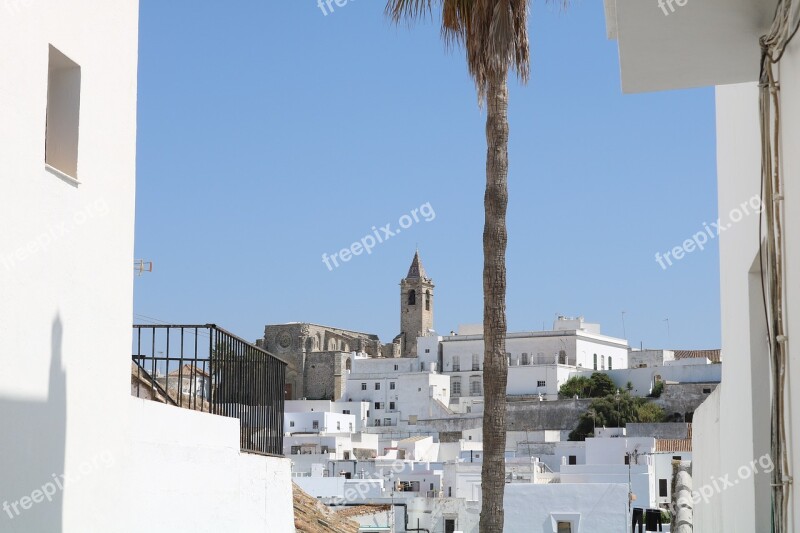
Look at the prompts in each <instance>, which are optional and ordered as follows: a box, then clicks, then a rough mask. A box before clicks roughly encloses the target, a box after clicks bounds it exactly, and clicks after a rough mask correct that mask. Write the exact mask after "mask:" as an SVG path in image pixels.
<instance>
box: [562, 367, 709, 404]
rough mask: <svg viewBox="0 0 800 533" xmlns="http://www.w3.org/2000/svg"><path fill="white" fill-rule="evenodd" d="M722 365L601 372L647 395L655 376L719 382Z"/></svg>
mask: <svg viewBox="0 0 800 533" xmlns="http://www.w3.org/2000/svg"><path fill="white" fill-rule="evenodd" d="M722 366H723V365H708V364H700V365H669V366H654V367H646V368H626V369H623V370H606V371H605V372H603V373H604V374H606V375H607V376H608V377H609V378H611V381H613V382H614V385H616V386H617V387H618V388H619V389H621V390H623V391H624V390H625V388H626V386H627V385H628V382H630V383H631V385H633V390H632V391H631V394H633V395H634V396H647V395H648V394H650V393H651V392H652V391H653V386H654V385H655V382H656V377H659V376H660V378H661V381H673V382H676V383H719V382H720V381H721V380H722ZM593 373H594V372H593V371H578V372H572V373H571V374H570V375H571V376H584V377H589V376H591V375H592V374H593Z"/></svg>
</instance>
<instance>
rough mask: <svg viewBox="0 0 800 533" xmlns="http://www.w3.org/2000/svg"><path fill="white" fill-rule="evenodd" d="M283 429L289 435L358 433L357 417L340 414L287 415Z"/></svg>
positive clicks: (285, 415) (284, 416)
mask: <svg viewBox="0 0 800 533" xmlns="http://www.w3.org/2000/svg"><path fill="white" fill-rule="evenodd" d="M283 428H284V430H285V431H286V433H288V434H295V433H320V434H330V433H346V434H348V436H349V435H350V433H354V432H355V431H356V417H355V416H353V415H343V414H339V413H326V412H319V411H315V412H313V413H285V414H284V415H283Z"/></svg>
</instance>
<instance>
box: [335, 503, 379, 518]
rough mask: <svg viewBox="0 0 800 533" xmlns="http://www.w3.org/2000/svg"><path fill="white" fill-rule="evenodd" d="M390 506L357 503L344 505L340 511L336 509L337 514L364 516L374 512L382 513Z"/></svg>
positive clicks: (349, 516)
mask: <svg viewBox="0 0 800 533" xmlns="http://www.w3.org/2000/svg"><path fill="white" fill-rule="evenodd" d="M391 508H392V506H391V505H357V506H355V507H346V508H344V509H342V510H341V511H336V514H338V515H339V516H346V517H348V518H351V517H354V516H365V515H371V514H375V513H383V512H386V511H388V510H390V509H391Z"/></svg>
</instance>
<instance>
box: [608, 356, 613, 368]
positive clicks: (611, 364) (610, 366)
mask: <svg viewBox="0 0 800 533" xmlns="http://www.w3.org/2000/svg"><path fill="white" fill-rule="evenodd" d="M611 361H612V359H611V358H610V357H609V358H608V369H609V370H614V363H612V362H611Z"/></svg>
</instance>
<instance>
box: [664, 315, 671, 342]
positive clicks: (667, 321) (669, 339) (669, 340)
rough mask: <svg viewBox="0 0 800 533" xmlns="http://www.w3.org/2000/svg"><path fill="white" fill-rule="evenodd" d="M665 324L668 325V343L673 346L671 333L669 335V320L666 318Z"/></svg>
mask: <svg viewBox="0 0 800 533" xmlns="http://www.w3.org/2000/svg"><path fill="white" fill-rule="evenodd" d="M664 322H666V323H667V342H668V343H670V344H672V339H671V338H670V333H669V318H665V319H664ZM668 349H669V348H668Z"/></svg>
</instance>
